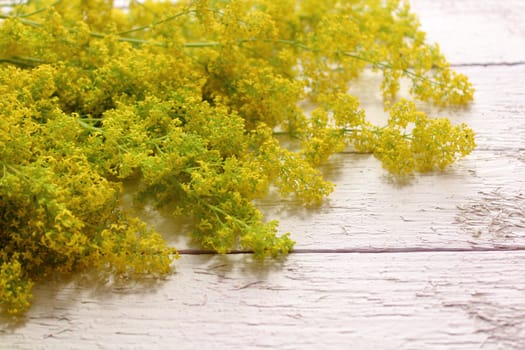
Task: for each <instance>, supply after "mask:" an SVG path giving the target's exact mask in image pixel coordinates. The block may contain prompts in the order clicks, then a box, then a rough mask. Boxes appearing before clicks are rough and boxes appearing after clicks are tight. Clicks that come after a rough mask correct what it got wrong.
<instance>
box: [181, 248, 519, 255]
mask: <svg viewBox="0 0 525 350" xmlns="http://www.w3.org/2000/svg"><path fill="white" fill-rule="evenodd" d="M516 251H525V246H500V247H470V248H469V247H466V248H454V247H451V248H416V247H414V248H410V247H406V248H355V249H352V248H342V249H293V250H292V251H291V252H290V254H393V253H394V254H395V253H456V252H461V253H480V252H516ZM177 252H178V254H179V255H221V254H219V253H217V252H215V251H213V250H206V249H180V250H178V251H177ZM240 254H253V251H251V250H231V251H229V252H227V253H225V255H240Z"/></svg>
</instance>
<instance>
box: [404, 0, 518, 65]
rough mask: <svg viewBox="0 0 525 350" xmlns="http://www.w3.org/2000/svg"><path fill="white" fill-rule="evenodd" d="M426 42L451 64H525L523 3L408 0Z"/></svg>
mask: <svg viewBox="0 0 525 350" xmlns="http://www.w3.org/2000/svg"><path fill="white" fill-rule="evenodd" d="M409 2H410V4H411V8H412V10H413V12H415V13H416V14H417V16H418V17H419V19H420V22H421V24H422V28H423V30H425V31H426V32H427V34H428V35H427V38H428V39H429V40H430V41H432V42H437V43H439V45H440V47H441V49H442V52H443V53H444V54H445V55H446V57H447V58H448V59H449V61H450V62H451V63H453V64H460V65H461V64H472V63H481V64H487V63H488V64H495V63H496V64H497V63H516V62H525V23H524V21H523V14H525V2H523V1H521V0H505V1H500V0H484V1H479V0H462V1H457V0H439V1H435V0H410V1H409Z"/></svg>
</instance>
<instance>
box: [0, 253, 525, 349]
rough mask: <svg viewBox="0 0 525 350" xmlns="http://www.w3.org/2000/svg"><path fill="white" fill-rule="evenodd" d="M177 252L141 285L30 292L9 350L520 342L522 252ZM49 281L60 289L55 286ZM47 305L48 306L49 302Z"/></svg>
mask: <svg viewBox="0 0 525 350" xmlns="http://www.w3.org/2000/svg"><path fill="white" fill-rule="evenodd" d="M244 259H245V257H243V256H238V255H237V256H223V257H221V256H184V257H182V258H181V261H180V264H179V267H178V269H177V273H176V274H174V275H171V276H170V277H169V278H168V279H167V280H165V281H163V282H160V285H158V286H156V288H152V286H151V285H149V284H148V283H144V284H138V283H137V284H135V285H132V286H130V285H129V283H127V284H125V285H124V286H119V285H113V286H111V285H106V286H104V285H102V284H101V283H100V282H99V283H98V284H97V285H96V286H93V283H92V281H91V280H89V279H87V277H86V278H85V279H78V280H77V281H68V282H61V283H60V282H57V284H58V285H57V284H54V283H52V282H49V283H48V285H44V286H40V287H38V294H37V300H35V307H34V308H33V309H32V310H31V311H30V312H29V314H28V315H27V318H28V321H27V324H26V325H25V327H20V328H17V327H14V326H13V328H10V329H9V328H5V327H4V328H3V329H2V331H1V333H0V348H2V349H4V348H5V349H8V348H11V349H12V348H13V347H12V346H13V344H16V345H17V346H16V348H17V349H32V350H38V349H57V350H58V349H97V348H100V349H174V348H177V349H255V348H269V349H312V348H316V349H349V348H351V349H418V350H421V349H522V348H523V345H524V344H525V324H524V321H525V298H523V295H524V293H525V280H523V278H522V272H521V271H523V269H525V252H498V253H472V252H471V253H468V254H456V253H417V254H414V253H412V254H294V255H292V256H290V257H289V258H288V259H287V260H286V261H285V262H283V263H282V264H280V265H278V264H275V265H270V266H266V267H265V266H260V265H257V266H254V265H250V263H249V262H247V261H245V260H244ZM57 287H60V288H59V289H57ZM51 300H52V302H51Z"/></svg>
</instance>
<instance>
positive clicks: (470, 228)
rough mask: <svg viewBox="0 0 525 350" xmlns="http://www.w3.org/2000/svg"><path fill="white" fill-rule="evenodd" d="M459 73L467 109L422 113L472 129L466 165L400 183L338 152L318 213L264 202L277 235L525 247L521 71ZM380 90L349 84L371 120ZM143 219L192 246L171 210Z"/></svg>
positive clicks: (300, 243)
mask: <svg viewBox="0 0 525 350" xmlns="http://www.w3.org/2000/svg"><path fill="white" fill-rule="evenodd" d="M464 70H465V71H466V72H467V73H468V74H469V75H470V76H471V78H472V79H473V81H474V83H475V84H476V88H477V90H478V96H477V99H476V101H475V102H474V103H473V105H472V106H471V107H469V108H468V109H464V110H459V111H450V110H445V111H437V110H433V109H431V108H428V106H427V107H425V106H423V108H425V109H427V111H428V112H429V113H430V114H431V115H432V116H437V115H443V116H445V115H449V116H450V117H451V119H452V120H453V121H454V122H455V123H460V122H465V123H467V124H469V125H470V126H471V127H472V128H473V129H474V130H475V131H476V133H477V143H478V149H477V150H476V151H475V152H474V153H473V154H472V155H470V156H469V157H467V158H466V159H463V160H461V161H459V162H458V163H457V164H455V165H453V166H452V167H450V169H448V170H446V171H445V172H443V173H432V174H424V175H417V176H415V177H414V178H413V179H412V181H410V182H408V183H407V184H404V185H400V184H398V183H396V182H395V181H392V178H390V177H389V176H388V174H387V173H386V172H385V171H384V170H383V169H381V165H380V163H379V162H378V161H377V160H376V159H375V158H374V157H372V156H368V155H356V154H352V153H343V154H340V155H337V156H335V157H334V158H333V159H332V160H331V161H330V162H329V163H328V164H326V165H325V166H324V167H323V171H324V174H325V176H326V177H327V178H328V179H329V180H331V181H333V182H334V183H335V184H336V190H335V192H334V193H333V194H332V195H331V196H330V197H329V198H328V200H327V202H326V203H325V205H323V206H322V207H320V208H314V209H312V210H304V209H302V208H301V206H300V205H297V204H296V203H295V204H294V203H290V202H287V201H283V200H281V199H280V198H277V197H271V196H270V197H269V198H267V199H265V200H263V201H260V202H259V206H260V207H261V208H262V209H263V210H264V212H265V214H266V215H267V217H268V218H272V219H279V220H280V222H281V226H280V230H281V232H287V231H289V232H291V233H292V237H293V238H294V239H295V240H296V241H297V245H296V248H298V249H365V248H366V249H386V248H439V247H445V248H465V247H498V246H510V245H525V215H523V212H522V211H520V208H524V207H525V199H524V198H523V196H524V189H525V183H524V181H525V149H524V148H523V147H524V145H525V119H524V118H523V115H525V103H524V101H525V82H521V81H520V79H521V78H520V77H524V78H525V65H524V66H515V67H489V68H479V67H468V68H466V67H464ZM379 84H380V78H379V77H378V76H375V75H368V76H365V77H364V79H363V80H361V81H358V82H356V84H355V85H353V87H352V91H354V92H355V93H356V94H358V95H359V97H360V99H361V101H362V104H363V107H364V108H365V110H366V111H367V113H368V114H369V115H370V116H371V119H373V120H374V122H376V123H382V122H384V120H385V118H386V116H385V113H384V111H383V109H382V107H381V106H382V105H381V97H380V94H379V93H378V92H377V91H378V90H377V86H376V85H379ZM494 203H497V205H496V204H494ZM141 215H142V217H143V218H144V219H146V220H147V221H148V222H150V223H151V224H153V225H155V226H156V227H157V228H158V230H159V231H160V232H162V233H164V234H165V236H166V237H167V239H168V240H170V241H171V242H173V243H174V244H176V246H177V247H178V248H179V249H185V248H188V247H191V245H189V244H188V242H187V239H185V237H184V235H183V234H177V233H178V232H180V231H182V232H185V231H186V230H187V227H184V226H182V227H181V223H180V222H178V221H175V220H172V219H170V218H169V214H168V213H166V215H164V214H161V213H160V214H159V213H157V212H155V211H152V210H150V209H148V210H146V211H144V212H142V213H141ZM192 248H196V247H194V246H193V247H192Z"/></svg>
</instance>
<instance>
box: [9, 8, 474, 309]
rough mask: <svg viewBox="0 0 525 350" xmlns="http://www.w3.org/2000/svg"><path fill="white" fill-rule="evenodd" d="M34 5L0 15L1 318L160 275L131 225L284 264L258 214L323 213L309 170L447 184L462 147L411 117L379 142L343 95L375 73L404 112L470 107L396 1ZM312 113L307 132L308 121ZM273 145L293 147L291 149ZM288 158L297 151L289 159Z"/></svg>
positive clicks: (442, 125) (437, 123) (171, 253)
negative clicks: (59, 282)
mask: <svg viewBox="0 0 525 350" xmlns="http://www.w3.org/2000/svg"><path fill="white" fill-rule="evenodd" d="M112 4H113V2H112V1H111V0H93V1H83V0H72V1H53V0H40V1H28V2H26V3H25V4H13V6H12V7H11V8H10V11H9V13H4V14H0V18H1V22H0V94H1V95H2V99H1V100H0V306H1V307H3V308H4V309H5V310H6V311H7V312H10V313H13V314H18V313H22V312H24V311H25V310H27V308H28V307H29V301H30V299H31V287H32V285H33V283H34V282H37V281H38V280H39V279H41V278H45V276H47V275H50V274H52V273H61V274H68V273H73V272H75V271H79V270H82V269H87V268H91V269H97V270H98V271H99V272H101V273H112V274H134V273H140V274H143V273H150V274H165V273H167V272H169V270H170V266H171V263H172V261H173V259H174V258H176V256H177V254H176V251H175V250H174V249H173V248H171V247H169V246H167V244H166V242H165V240H164V239H163V237H162V236H161V235H160V234H159V233H157V232H155V231H154V230H153V229H151V228H149V227H148V226H147V225H146V224H145V223H143V222H141V221H140V220H139V219H137V218H135V217H133V216H132V215H131V214H130V213H128V212H126V211H125V210H124V209H123V208H122V205H121V195H122V187H123V184H125V183H126V182H128V181H133V182H134V183H138V184H139V189H138V193H137V195H136V202H137V204H139V205H140V204H153V205H154V206H156V207H159V208H161V207H169V208H171V209H173V214H174V215H185V216H187V217H188V218H189V219H191V220H192V222H194V223H195V225H194V228H193V234H192V237H193V239H194V240H195V241H197V242H198V243H199V244H201V246H203V247H204V248H207V249H213V250H215V251H217V252H219V253H227V252H229V251H232V250H235V249H243V250H246V251H252V252H253V253H254V256H255V257H257V258H264V257H268V256H273V257H274V256H279V255H283V254H286V253H288V252H289V251H290V250H291V249H292V247H293V244H294V242H293V241H292V240H291V238H290V235H289V234H282V235H279V234H278V228H277V222H276V221H266V220H265V218H264V217H263V215H262V214H261V212H260V211H259V209H258V208H257V207H256V205H255V204H254V203H255V200H257V199H261V198H263V197H264V196H266V195H267V193H268V191H269V189H270V188H274V189H275V190H276V191H277V192H278V193H279V194H280V195H281V196H282V197H283V198H284V197H291V198H295V199H296V202H298V203H301V204H303V205H316V204H319V203H321V202H322V200H323V199H324V198H325V197H326V196H327V195H328V194H329V193H330V192H331V191H332V190H333V184H331V183H329V182H327V181H326V180H324V179H323V178H322V176H321V173H320V171H319V170H317V169H316V166H318V165H320V164H322V163H324V162H326V161H327V160H328V159H329V157H330V156H331V155H332V154H334V153H336V152H339V151H341V150H343V149H344V148H345V147H348V146H349V145H353V146H354V147H355V148H357V149H358V150H360V151H363V152H371V153H373V154H374V155H375V156H376V157H377V158H378V159H379V160H380V161H381V162H382V163H383V165H384V167H385V168H386V169H388V170H389V171H390V172H392V173H394V174H396V175H405V174H409V173H411V172H413V171H431V170H434V169H443V168H444V167H446V166H447V165H448V164H450V163H452V162H453V161H455V160H456V159H458V158H459V157H461V156H465V155H467V154H468V153H469V152H470V151H471V150H472V149H473V148H474V137H473V133H472V131H471V130H470V129H469V128H467V127H466V126H465V125H459V126H453V125H452V124H451V123H450V122H449V121H448V120H446V119H432V118H429V117H427V116H426V115H424V114H423V113H421V112H419V111H417V110H416V109H415V107H414V104H413V103H411V102H407V101H400V102H398V103H393V104H392V108H390V116H391V117H390V119H389V121H388V124H387V125H386V126H381V127H380V126H374V125H372V124H370V123H369V122H368V121H367V120H366V117H365V114H364V112H363V111H362V110H361V109H360V107H359V101H358V99H357V98H355V97H354V96H351V95H349V94H348V93H347V91H348V87H349V85H350V84H352V80H353V79H355V78H357V77H358V76H359V75H360V73H361V72H362V71H363V70H364V69H367V68H369V69H372V70H374V71H378V72H381V73H382V74H383V77H384V81H383V84H382V92H383V95H384V97H385V101H386V102H388V103H390V102H391V101H394V100H395V99H396V93H397V91H398V89H399V81H400V79H408V80H409V81H411V83H412V84H411V92H412V94H413V96H414V98H417V99H420V100H423V101H429V102H432V103H435V104H437V105H440V106H446V105H452V104H465V103H468V102H469V101H470V100H471V99H472V94H473V89H472V86H471V84H470V83H469V82H468V80H467V78H466V77H464V76H463V75H460V74H457V73H455V72H453V71H452V70H451V69H450V66H449V65H448V63H447V62H446V60H445V58H444V57H443V56H442V55H441V53H440V52H439V49H438V47H437V46H433V45H428V44H427V43H426V42H425V35H424V33H423V32H422V31H420V29H419V25H418V22H417V18H416V17H415V16H414V15H413V14H412V13H411V12H410V10H409V8H408V5H406V3H405V2H403V1H398V0H390V1H383V0H353V1H337V0H322V1H318V0H315V1H314V0H303V1H292V0H282V1H271V0H228V1H222V0H221V1H219V0H193V1H190V0H188V1H177V2H171V1H146V2H143V3H139V2H135V1H133V2H131V3H130V6H129V9H128V10H127V11H121V10H118V9H115V8H113V6H112ZM304 100H307V101H308V102H309V103H313V104H315V108H314V110H313V112H312V113H311V114H310V115H309V114H308V113H306V112H305V111H304V110H303V109H302V108H301V107H300V106H301V102H302V101H304ZM278 133H281V134H287V135H290V138H291V139H292V145H291V147H284V146H282V145H281V143H280V141H279V140H280V139H279V138H278V137H277V136H276V135H277V134H278ZM295 140H297V141H295Z"/></svg>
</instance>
